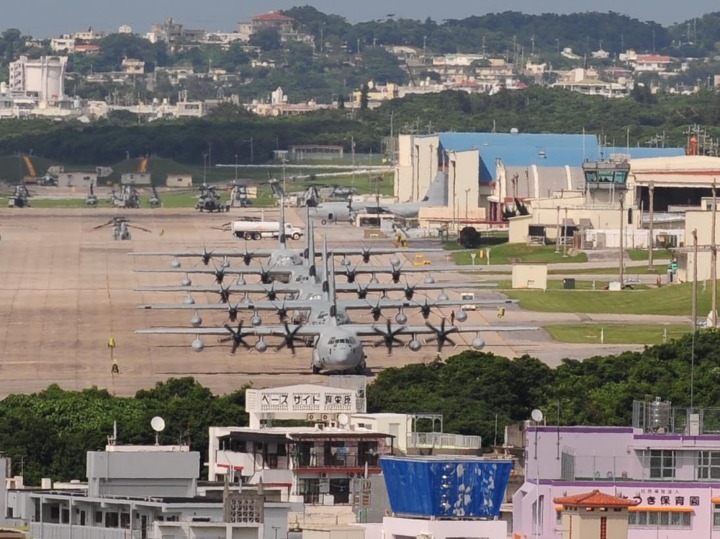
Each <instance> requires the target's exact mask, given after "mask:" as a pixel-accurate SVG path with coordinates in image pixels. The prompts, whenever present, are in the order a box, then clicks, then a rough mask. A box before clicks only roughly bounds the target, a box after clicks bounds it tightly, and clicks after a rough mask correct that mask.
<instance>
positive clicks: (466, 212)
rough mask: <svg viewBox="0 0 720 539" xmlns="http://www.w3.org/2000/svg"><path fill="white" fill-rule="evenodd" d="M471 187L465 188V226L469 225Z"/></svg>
mask: <svg viewBox="0 0 720 539" xmlns="http://www.w3.org/2000/svg"><path fill="white" fill-rule="evenodd" d="M470 191H471V189H470V188H469V187H468V188H467V189H465V226H468V196H469V195H470Z"/></svg>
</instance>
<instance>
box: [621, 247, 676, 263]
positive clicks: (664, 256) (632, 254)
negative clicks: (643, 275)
mask: <svg viewBox="0 0 720 539" xmlns="http://www.w3.org/2000/svg"><path fill="white" fill-rule="evenodd" d="M625 253H626V254H627V256H628V258H629V259H630V260H633V261H641V260H647V259H648V251H647V249H627V250H626V251H625ZM672 256H673V255H672V252H671V251H670V250H668V249H653V259H654V260H670V259H671V258H672Z"/></svg>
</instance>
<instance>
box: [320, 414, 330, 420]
mask: <svg viewBox="0 0 720 539" xmlns="http://www.w3.org/2000/svg"><path fill="white" fill-rule="evenodd" d="M322 420H323V421H330V414H323V415H322Z"/></svg>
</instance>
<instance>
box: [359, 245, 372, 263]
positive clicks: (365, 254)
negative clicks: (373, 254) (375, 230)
mask: <svg viewBox="0 0 720 539" xmlns="http://www.w3.org/2000/svg"><path fill="white" fill-rule="evenodd" d="M361 256H362V261H363V263H365V264H369V263H370V249H369V248H368V247H363V250H362V255H361Z"/></svg>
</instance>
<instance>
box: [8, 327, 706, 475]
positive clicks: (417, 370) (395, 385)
mask: <svg viewBox="0 0 720 539" xmlns="http://www.w3.org/2000/svg"><path fill="white" fill-rule="evenodd" d="M692 349H693V343H692V337H691V336H686V337H684V338H682V339H680V340H677V341H672V342H670V343H668V344H664V345H660V346H654V347H651V348H647V349H645V350H644V351H643V352H625V353H622V354H619V355H617V356H608V357H594V358H591V359H587V360H585V361H577V360H573V359H565V360H564V361H563V362H562V364H561V365H560V366H558V367H557V368H555V369H551V368H550V367H548V366H547V365H545V364H544V363H542V362H540V361H539V360H537V359H535V358H532V357H529V356H523V357H521V358H518V359H514V360H510V359H506V358H504V357H499V356H496V355H494V354H488V353H480V352H470V351H468V352H463V353H461V354H459V355H457V356H454V357H452V358H450V359H448V360H447V361H440V360H435V361H432V362H430V363H428V364H411V365H407V366H406V367H402V368H392V369H386V370H384V371H382V372H381V373H380V374H378V376H377V377H376V378H375V380H373V381H372V383H371V384H370V385H369V387H368V411H370V412H381V411H382V412H401V413H402V412H405V413H421V412H432V413H441V414H443V416H444V419H445V430H446V432H457V433H461V434H466V435H480V436H482V437H483V443H484V445H486V446H488V445H491V444H492V443H493V440H494V439H495V437H496V436H497V439H498V441H499V442H501V441H502V428H503V426H505V425H507V424H510V423H513V422H516V421H523V420H526V419H528V418H529V416H530V412H531V411H532V410H533V409H534V408H541V409H543V410H545V412H546V416H547V417H548V421H549V422H551V423H555V422H556V421H559V423H560V424H561V425H583V424H588V425H590V424H592V425H630V424H631V421H632V401H633V400H635V399H639V400H642V399H643V398H644V397H645V395H656V396H660V397H662V398H664V399H668V400H671V401H672V402H673V404H674V405H676V406H689V404H690V381H691V369H693V365H694V381H695V383H694V405H695V406H697V407H712V406H717V403H718V401H719V400H720V331H717V330H704V331H702V332H700V333H698V334H697V338H696V341H695V345H694V350H695V352H694V361H693V354H692ZM244 406H245V388H240V389H238V390H237V391H236V392H234V393H231V394H229V395H223V396H215V395H213V394H212V393H211V392H210V391H209V390H208V389H207V388H205V387H203V386H201V385H200V384H199V383H197V382H196V381H195V380H193V379H192V378H181V379H170V380H168V381H167V382H162V383H158V384H156V385H155V387H154V388H152V389H148V390H141V391H138V392H137V393H136V395H135V397H133V398H125V397H113V396H111V395H110V394H109V393H108V392H107V391H106V390H100V389H97V388H91V389H86V390H84V391H80V392H73V391H64V390H62V389H60V388H59V387H57V386H55V385H52V386H50V387H48V389H46V390H45V391H42V392H40V393H37V394H34V395H11V396H9V397H7V398H5V399H4V400H3V401H1V402H0V452H2V453H3V454H4V455H6V456H8V457H11V458H12V459H13V472H14V473H20V472H21V471H22V472H23V473H24V474H25V476H26V480H27V482H28V483H29V484H37V483H38V482H39V479H40V478H41V477H47V476H50V477H53V478H55V479H65V480H67V479H74V478H83V477H84V473H85V452H86V451H88V450H101V449H102V448H103V447H104V445H105V443H106V441H107V440H106V438H107V436H109V435H111V434H112V431H113V422H117V429H118V439H119V442H120V443H124V444H141V443H152V442H153V441H154V432H153V431H152V430H151V429H150V426H149V425H150V419H151V418H152V417H153V416H156V415H159V416H162V417H163V418H164V419H165V422H166V425H167V427H166V429H165V431H163V432H162V434H161V435H160V440H161V443H166V444H177V443H189V444H190V446H191V448H192V449H194V450H197V451H200V452H201V453H202V457H203V459H202V462H205V458H206V456H207V455H206V451H207V443H208V439H207V435H208V427H209V426H213V425H214V426H217V425H238V426H241V425H245V424H246V420H247V419H246V415H245V410H244ZM496 423H497V426H498V427H499V429H498V430H496Z"/></svg>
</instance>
